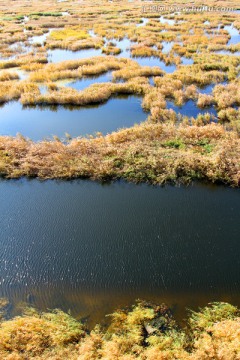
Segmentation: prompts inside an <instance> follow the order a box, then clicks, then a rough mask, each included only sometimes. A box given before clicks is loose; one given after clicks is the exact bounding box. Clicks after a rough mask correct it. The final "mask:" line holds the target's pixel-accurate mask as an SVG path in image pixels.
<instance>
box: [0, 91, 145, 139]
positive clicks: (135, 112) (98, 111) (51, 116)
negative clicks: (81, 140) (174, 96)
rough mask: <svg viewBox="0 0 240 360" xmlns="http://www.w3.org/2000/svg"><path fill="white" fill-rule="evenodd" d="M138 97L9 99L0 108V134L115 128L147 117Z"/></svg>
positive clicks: (80, 132)
mask: <svg viewBox="0 0 240 360" xmlns="http://www.w3.org/2000/svg"><path fill="white" fill-rule="evenodd" d="M141 101H142V100H141V97H137V96H118V97H113V98H111V99H109V100H108V101H107V102H105V103H103V104H98V105H93V106H84V107H77V106H72V105H70V106H58V105H51V106H33V107H22V105H21V104H20V103H19V102H10V103H8V104H5V106H3V107H2V108H0V133H1V135H11V136H15V135H16V134H17V133H21V134H22V135H23V136H26V137H29V138H30V139H32V140H34V141H38V140H42V139H44V138H49V137H52V135H56V136H58V137H60V138H62V137H65V134H66V133H68V134H70V135H71V136H72V137H76V136H83V135H86V134H93V133H95V132H102V133H103V134H107V133H110V132H112V131H116V130H117V129H119V128H123V127H131V126H133V125H134V124H135V123H140V122H142V121H144V120H145V119H146V118H147V113H145V112H144V111H143V109H142V107H141Z"/></svg>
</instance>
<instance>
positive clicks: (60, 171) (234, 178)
mask: <svg viewBox="0 0 240 360" xmlns="http://www.w3.org/2000/svg"><path fill="white" fill-rule="evenodd" d="M201 125H202V124H201ZM203 140H204V141H207V142H208V144H211V152H209V151H206V150H205V148H204V146H203V145H201V144H203V143H204V141H203ZM179 141H180V142H181V144H182V146H180V147H179V146H175V145H174V144H175V142H177V143H179ZM202 141H203V142H202ZM0 149H1V162H0V164H1V166H0V173H1V175H2V176H4V177H10V178H18V177H21V176H28V177H39V178H42V179H48V178H65V179H70V178H81V177H84V178H86V177H88V178H90V179H98V180H107V179H108V180H109V179H117V178H124V179H126V180H128V181H134V182H143V181H144V182H150V183H156V184H163V183H166V182H173V183H178V182H188V181H191V180H193V179H205V180H208V181H210V182H223V183H226V184H229V185H231V186H239V184H240V181H239V180H240V165H239V155H240V141H239V137H238V136H237V134H236V133H235V132H233V131H231V132H229V131H227V130H225V128H224V126H223V125H220V124H215V123H211V124H207V125H205V126H197V125H179V126H176V125H175V124H174V123H159V122H155V123H150V122H146V123H142V124H141V125H136V126H134V127H133V128H130V129H123V130H121V131H118V132H115V133H112V134H109V135H107V136H105V137H103V136H98V137H96V138H89V139H87V138H82V139H81V138H77V139H73V140H72V141H70V142H69V143H68V144H65V143H64V142H61V141H59V140H58V141H42V142H39V143H34V142H32V141H30V140H26V139H24V138H22V137H20V138H18V137H17V138H11V137H0Z"/></svg>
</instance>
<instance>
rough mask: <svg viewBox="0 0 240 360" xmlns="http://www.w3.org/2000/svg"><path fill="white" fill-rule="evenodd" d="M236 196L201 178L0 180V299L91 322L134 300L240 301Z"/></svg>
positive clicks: (182, 303) (178, 307) (176, 303)
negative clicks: (162, 182) (171, 182)
mask: <svg viewBox="0 0 240 360" xmlns="http://www.w3.org/2000/svg"><path fill="white" fill-rule="evenodd" d="M239 196H240V193H239V191H238V190H234V189H230V188H225V187H222V186H218V187H217V186H208V185H199V184H195V185H194V186H189V187H171V186H166V187H164V188H161V187H153V186H147V185H134V184H126V183H124V182H116V183H110V184H107V185H105V186H103V185H101V184H99V183H95V182H90V181H80V180H79V181H69V182H64V181H45V182H40V181H37V180H31V181H27V180H19V181H4V180H2V181H0V204H1V205H0V206H1V217H0V226H1V239H0V244H1V253H0V274H1V277H0V283H1V288H0V296H7V297H9V298H10V300H11V302H12V303H13V305H15V306H16V305H17V303H18V302H19V301H28V303H30V304H31V305H36V306H37V307H39V308H40V309H47V308H55V307H58V308H62V309H64V310H66V311H67V310H68V309H70V310H71V312H72V314H73V315H74V316H77V317H78V318H81V317H90V318H91V321H93V322H95V321H99V320H100V319H101V318H102V317H103V315H104V314H106V313H109V312H111V311H112V310H113V309H115V308H116V307H119V306H126V305H128V304H130V303H131V302H132V301H134V299H136V298H145V299H147V300H153V301H157V302H162V301H165V302H167V303H168V304H170V305H172V306H173V307H174V309H175V311H176V312H177V313H178V314H179V313H181V312H183V311H184V308H185V307H186V306H188V307H193V308H196V307H197V306H202V305H206V303H207V302H209V301H215V300H218V301H219V300H222V301H229V302H232V303H234V304H237V305H240V284H239V270H240V260H239V250H240V249H239V246H240V245H239V233H240V225H239V212H240V201H239V200H240V198H239ZM16 311H17V309H16V307H15V308H14V311H13V312H14V313H16ZM181 315H182V314H181Z"/></svg>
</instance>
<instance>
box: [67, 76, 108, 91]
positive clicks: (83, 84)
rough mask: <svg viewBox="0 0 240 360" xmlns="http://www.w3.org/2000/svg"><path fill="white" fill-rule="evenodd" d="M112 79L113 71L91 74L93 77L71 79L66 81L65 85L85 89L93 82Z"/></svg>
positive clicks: (104, 81) (103, 81)
mask: <svg viewBox="0 0 240 360" xmlns="http://www.w3.org/2000/svg"><path fill="white" fill-rule="evenodd" d="M110 81H112V73H111V72H107V73H105V74H102V75H100V76H91V77H84V78H82V79H79V80H76V81H71V82H68V83H66V85H65V86H67V87H71V88H73V89H76V90H84V89H86V88H87V87H89V86H90V85H92V84H96V83H106V82H110Z"/></svg>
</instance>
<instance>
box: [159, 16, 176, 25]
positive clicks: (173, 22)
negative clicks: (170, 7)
mask: <svg viewBox="0 0 240 360" xmlns="http://www.w3.org/2000/svg"><path fill="white" fill-rule="evenodd" d="M159 21H160V23H161V24H168V25H174V24H175V20H174V19H166V18H165V17H164V16H161V17H160V19H159Z"/></svg>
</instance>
